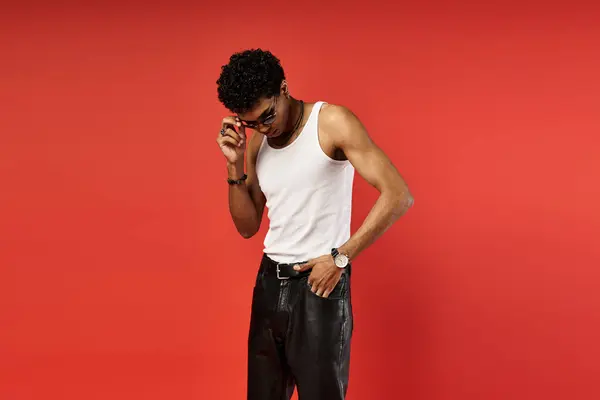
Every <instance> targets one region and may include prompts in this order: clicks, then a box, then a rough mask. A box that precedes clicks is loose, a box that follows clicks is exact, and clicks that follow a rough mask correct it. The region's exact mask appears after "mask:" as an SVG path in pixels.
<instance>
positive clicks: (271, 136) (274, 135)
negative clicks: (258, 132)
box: [265, 129, 281, 138]
mask: <svg viewBox="0 0 600 400" xmlns="http://www.w3.org/2000/svg"><path fill="white" fill-rule="evenodd" d="M280 135H281V131H279V130H278V129H275V130H274V131H272V132H268V133H266V134H265V136H266V137H268V138H276V137H277V136H280Z"/></svg>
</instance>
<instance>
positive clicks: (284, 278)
mask: <svg viewBox="0 0 600 400" xmlns="http://www.w3.org/2000/svg"><path fill="white" fill-rule="evenodd" d="M280 265H281V264H279V263H277V279H280V280H286V279H290V277H289V276H281V275H279V272H281V270H280V269H279V266H280Z"/></svg>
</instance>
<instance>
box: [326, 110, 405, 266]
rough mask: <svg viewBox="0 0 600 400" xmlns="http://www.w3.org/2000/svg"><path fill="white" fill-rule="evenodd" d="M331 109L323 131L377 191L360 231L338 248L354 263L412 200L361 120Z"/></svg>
mask: <svg viewBox="0 0 600 400" xmlns="http://www.w3.org/2000/svg"><path fill="white" fill-rule="evenodd" d="M330 107H331V108H329V109H328V110H327V112H328V115H327V114H326V115H325V116H324V118H323V122H324V128H325V129H327V131H328V132H330V134H331V135H332V137H333V140H334V144H335V146H336V147H337V148H339V149H340V150H342V151H343V152H344V154H345V155H346V157H347V158H348V160H349V161H350V163H352V165H353V166H354V168H355V169H356V172H358V174H359V175H360V176H361V177H362V178H363V179H365V180H366V181H367V182H368V183H369V184H371V185H372V186H373V187H375V188H376V189H377V190H378V191H379V197H378V199H377V201H376V202H375V204H374V205H373V207H372V208H371V211H370V212H369V214H368V215H367V217H366V218H365V220H364V221H363V223H362V225H361V226H360V228H359V229H358V230H357V231H356V233H354V235H352V237H351V238H350V239H349V240H348V241H347V242H346V243H344V244H343V245H342V246H340V248H339V251H340V253H343V254H346V255H348V257H349V258H350V260H353V259H355V258H356V256H358V254H360V253H361V252H362V251H363V250H364V249H366V248H367V247H369V246H370V245H371V244H372V243H373V242H374V241H375V240H376V239H377V238H379V237H380V236H381V235H382V234H383V233H384V232H385V231H386V230H388V229H389V228H390V227H391V226H392V225H393V224H394V222H396V221H397V220H398V219H399V218H400V217H401V216H402V215H404V214H405V213H406V212H407V211H408V209H409V208H410V207H411V206H412V204H413V201H414V200H413V197H412V195H411V193H410V191H409V189H408V186H407V184H406V182H405V181H404V179H403V178H402V176H401V175H400V173H399V172H398V170H397V169H396V167H395V166H394V165H393V164H392V162H391V160H390V159H389V157H388V156H387V155H386V154H385V153H384V152H383V150H381V149H380V148H379V147H378V146H377V145H376V144H375V143H374V142H373V140H371V138H370V137H369V135H368V133H367V130H366V129H365V127H364V126H363V124H362V123H361V122H360V120H359V119H358V118H357V117H356V116H355V115H354V114H353V113H352V112H351V111H350V110H348V109H347V108H345V107H342V106H330ZM324 111H325V110H324Z"/></svg>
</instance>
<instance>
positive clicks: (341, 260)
mask: <svg viewBox="0 0 600 400" xmlns="http://www.w3.org/2000/svg"><path fill="white" fill-rule="evenodd" d="M331 256H332V257H333V262H334V263H335V265H336V266H337V267H338V268H346V267H347V266H348V264H349V263H350V257H348V255H347V254H343V253H340V252H339V250H338V249H336V248H333V249H331Z"/></svg>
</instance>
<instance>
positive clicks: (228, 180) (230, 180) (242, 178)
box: [227, 174, 248, 185]
mask: <svg viewBox="0 0 600 400" xmlns="http://www.w3.org/2000/svg"><path fill="white" fill-rule="evenodd" d="M247 178H248V175H246V174H244V175H243V176H242V177H241V178H240V179H231V178H227V183H229V184H230V185H239V184H240V183H242V182H244V181H245V180H246V179H247Z"/></svg>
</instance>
